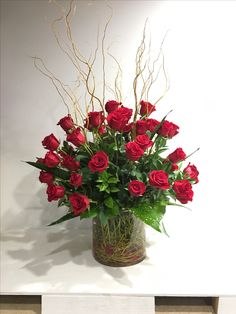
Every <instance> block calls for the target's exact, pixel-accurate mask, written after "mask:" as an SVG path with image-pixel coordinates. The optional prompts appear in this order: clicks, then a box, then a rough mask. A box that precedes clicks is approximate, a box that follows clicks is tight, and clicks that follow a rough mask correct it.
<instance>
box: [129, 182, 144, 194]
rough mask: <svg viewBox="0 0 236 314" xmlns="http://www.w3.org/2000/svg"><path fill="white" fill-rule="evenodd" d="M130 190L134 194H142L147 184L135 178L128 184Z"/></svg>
mask: <svg viewBox="0 0 236 314" xmlns="http://www.w3.org/2000/svg"><path fill="white" fill-rule="evenodd" d="M128 190H129V192H130V194H131V195H133V196H142V195H143V194H144V193H145V191H146V185H145V184H144V183H143V182H141V181H138V180H133V181H131V182H130V183H129V184H128Z"/></svg>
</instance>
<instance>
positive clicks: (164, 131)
mask: <svg viewBox="0 0 236 314" xmlns="http://www.w3.org/2000/svg"><path fill="white" fill-rule="evenodd" d="M178 129H179V127H178V125H176V124H174V123H172V122H169V121H166V120H165V121H164V122H163V123H162V126H161V127H160V128H159V129H158V131H157V133H158V134H159V135H161V136H163V137H168V138H172V137H173V136H175V135H176V134H178V133H179V131H178Z"/></svg>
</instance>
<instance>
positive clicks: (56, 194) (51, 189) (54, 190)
mask: <svg viewBox="0 0 236 314" xmlns="http://www.w3.org/2000/svg"><path fill="white" fill-rule="evenodd" d="M64 194H65V188H64V186H61V185H53V184H50V185H49V186H48V188H47V195H48V201H49V202H51V201H57V200H59V199H60V198H62V197H63V196H64Z"/></svg>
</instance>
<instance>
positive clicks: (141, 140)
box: [135, 134, 153, 150]
mask: <svg viewBox="0 0 236 314" xmlns="http://www.w3.org/2000/svg"><path fill="white" fill-rule="evenodd" d="M135 143H137V144H138V145H139V146H140V147H141V148H142V149H143V150H146V149H147V148H148V147H151V146H152V144H153V141H151V140H150V138H149V136H148V135H147V134H143V135H138V136H136V139H135Z"/></svg>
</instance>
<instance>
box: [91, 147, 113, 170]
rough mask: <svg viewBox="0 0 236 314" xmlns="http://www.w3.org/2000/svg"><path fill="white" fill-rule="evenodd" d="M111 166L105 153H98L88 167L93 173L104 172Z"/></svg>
mask: <svg viewBox="0 0 236 314" xmlns="http://www.w3.org/2000/svg"><path fill="white" fill-rule="evenodd" d="M108 165H109V158H108V156H107V154H106V153H105V152H102V151H101V152H97V153H96V154H95V155H93V156H92V158H91V159H90V161H89V163H88V167H89V169H90V170H91V171H92V172H103V171H104V170H105V169H107V167H108Z"/></svg>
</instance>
